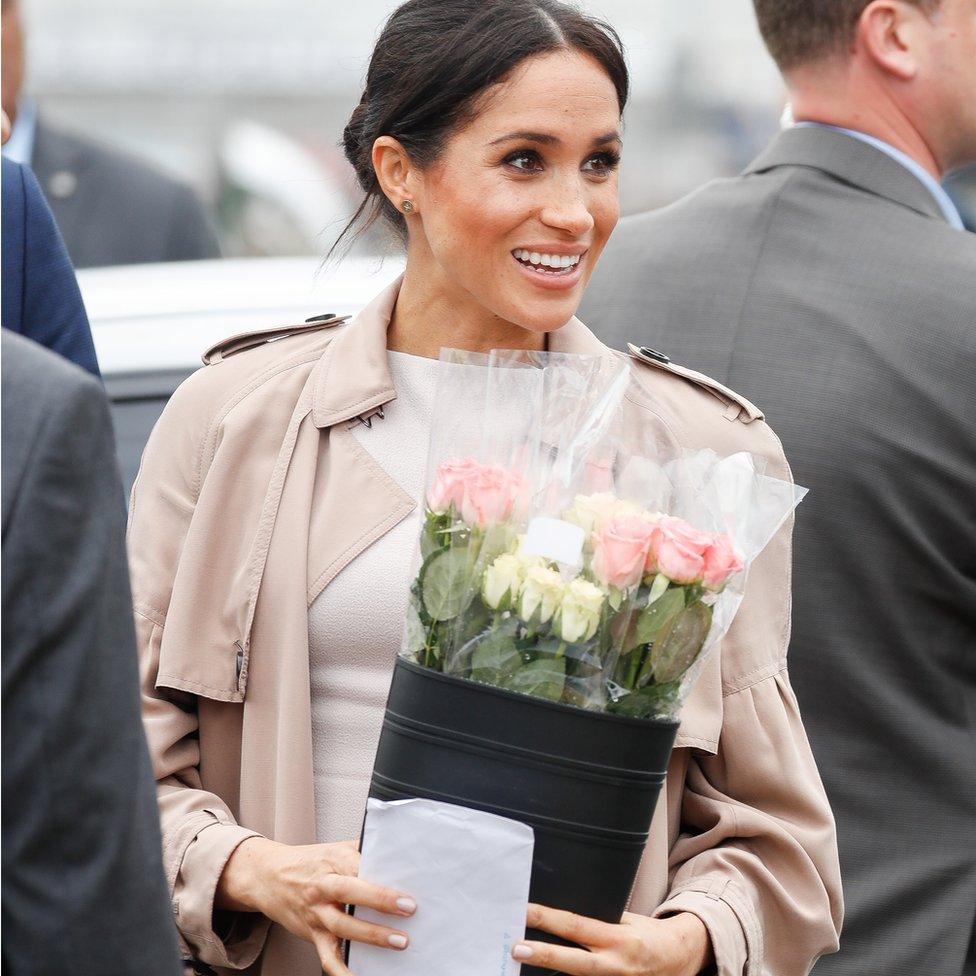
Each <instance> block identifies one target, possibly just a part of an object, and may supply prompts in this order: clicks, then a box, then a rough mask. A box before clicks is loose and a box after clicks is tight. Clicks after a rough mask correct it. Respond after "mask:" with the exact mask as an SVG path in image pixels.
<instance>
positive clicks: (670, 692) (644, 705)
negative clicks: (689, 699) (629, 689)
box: [607, 681, 681, 718]
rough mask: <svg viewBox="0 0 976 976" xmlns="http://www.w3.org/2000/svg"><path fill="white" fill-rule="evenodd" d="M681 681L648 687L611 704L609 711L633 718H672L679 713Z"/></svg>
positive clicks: (608, 707)
mask: <svg viewBox="0 0 976 976" xmlns="http://www.w3.org/2000/svg"><path fill="white" fill-rule="evenodd" d="M680 688H681V682H680V681H671V682H669V683H667V684H662V685H647V686H646V687H644V688H641V689H640V690H638V691H635V692H633V694H630V695H624V697H623V698H620V699H618V700H617V701H615V702H611V703H610V704H609V705H608V706H607V711H608V712H612V713H613V714H615V715H630V716H631V717H632V718H672V717H674V716H675V715H676V714H677V712H678V706H679V704H680V703H679V701H678V692H679V690H680Z"/></svg>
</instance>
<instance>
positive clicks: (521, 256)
mask: <svg viewBox="0 0 976 976" xmlns="http://www.w3.org/2000/svg"><path fill="white" fill-rule="evenodd" d="M512 254H513V255H514V256H515V257H516V258H517V259H518V260H519V261H523V262H528V263H530V264H534V265H537V266H538V267H542V268H552V269H553V271H562V270H564V269H566V268H573V267H575V266H576V265H577V264H579V263H580V258H581V255H579V254H544V253H542V252H541V251H526V250H525V249H524V248H521V247H520V248H516V249H515V250H514V251H512Z"/></svg>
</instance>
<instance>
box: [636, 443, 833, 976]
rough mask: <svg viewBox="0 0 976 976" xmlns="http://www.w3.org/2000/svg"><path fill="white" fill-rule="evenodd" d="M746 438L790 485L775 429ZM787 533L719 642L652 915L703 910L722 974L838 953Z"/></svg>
mask: <svg viewBox="0 0 976 976" xmlns="http://www.w3.org/2000/svg"><path fill="white" fill-rule="evenodd" d="M761 430H765V428H761ZM744 446H747V447H750V448H751V449H752V450H753V451H756V450H757V448H759V449H761V450H762V452H763V454H764V455H765V456H766V458H767V459H768V464H769V467H768V469H767V473H768V474H770V475H773V476H775V477H778V478H779V479H780V480H784V481H792V476H791V474H790V472H789V467H788V465H787V464H786V460H785V458H784V457H783V454H782V448H781V447H780V446H779V442H778V440H776V439H775V438H774V436H773V435H772V433H771V432H768V433H766V434H765V436H764V437H763V438H762V440H757V442H756V443H755V444H752V445H744ZM757 453H758V452H757ZM797 517H802V507H801V509H800V511H799V513H798V516H797ZM792 529H793V518H792V517H790V518H788V519H787V521H786V524H784V525H783V526H782V527H781V528H780V529H779V531H778V532H777V533H776V534H775V535H774V536H773V538H772V539H771V540H770V542H769V543H768V545H767V546H766V548H765V549H764V550H763V551H762V552H761V553H760V555H759V556H758V557H757V558H756V560H755V562H754V563H753V565H752V567H751V569H750V571H749V575H748V578H747V581H746V590H745V593H744V595H743V600H742V603H741V605H740V607H739V611H738V613H737V615H736V617H735V619H734V621H733V622H732V626H731V627H730V628H729V631H728V633H727V634H726V635H725V637H724V638H723V641H722V644H721V648H720V653H721V671H722V691H721V703H722V704H721V709H722V722H721V730H720V733H719V741H718V745H717V749H716V751H715V753H714V754H711V753H709V752H705V751H703V750H691V751H690V753H689V757H688V768H687V774H686V778H685V781H684V790H683V793H682V796H681V804H680V808H681V819H680V830H679V835H678V839H677V841H676V843H675V844H674V845H673V847H672V849H671V851H670V855H669V865H668V866H669V880H670V887H669V893H668V895H667V898H666V900H665V902H664V904H662V905H661V906H659V907H658V908H657V910H656V911H655V912H654V914H655V915H656V916H657V917H661V916H664V915H669V914H674V913H676V912H682V911H688V912H692V913H693V914H695V915H698V916H699V917H700V918H701V919H702V921H703V922H704V923H705V925H706V926H707V927H708V930H709V934H710V935H711V939H712V945H713V948H714V952H715V959H716V969H717V972H718V976H767V974H769V976H803V974H806V973H808V972H809V971H810V969H811V967H812V966H813V964H814V963H815V962H816V960H817V959H818V958H819V956H821V955H823V954H825V953H828V952H835V951H836V950H837V946H838V936H839V933H840V927H841V921H842V917H843V905H842V896H841V884H840V867H839V859H838V854H837V837H836V830H835V826H834V819H833V815H832V813H831V810H830V805H829V803H828V801H827V796H826V793H825V791H824V788H823V784H822V782H821V780H820V774H819V772H818V770H817V765H816V762H815V760H814V757H813V753H812V751H811V749H810V745H809V743H808V741H807V736H806V731H805V730H804V728H803V722H802V720H801V718H800V712H799V708H798V705H797V700H796V697H795V695H794V694H793V690H792V688H791V686H790V681H789V676H788V672H787V647H788V644H789V639H790V619H791V612H790V608H791V589H792V555H793V554H792Z"/></svg>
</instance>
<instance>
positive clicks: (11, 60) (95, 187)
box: [2, 0, 220, 268]
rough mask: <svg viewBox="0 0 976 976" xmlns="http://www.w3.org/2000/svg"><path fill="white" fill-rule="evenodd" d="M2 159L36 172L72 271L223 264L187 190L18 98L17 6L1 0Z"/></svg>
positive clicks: (20, 38) (20, 43)
mask: <svg viewBox="0 0 976 976" xmlns="http://www.w3.org/2000/svg"><path fill="white" fill-rule="evenodd" d="M2 10H3V60H2V67H3V110H4V111H5V112H6V113H7V116H8V117H9V119H10V122H11V124H12V130H11V134H10V138H9V140H8V141H7V143H6V145H5V146H4V150H3V151H4V155H5V156H10V158H12V159H13V160H14V161H15V162H19V163H25V164H28V165H29V166H30V167H31V169H33V171H34V174H35V176H37V179H38V182H39V183H40V184H41V188H42V189H43V190H44V195H45V196H46V197H47V201H48V203H49V204H50V207H51V210H52V211H53V212H54V219H55V220H56V221H57V224H58V227H59V228H60V230H61V234H62V236H63V237H64V240H65V244H67V247H68V253H69V255H70V256H71V262H72V264H73V265H74V266H75V267H76V268H89V267H100V266H103V265H110V264H144V263H147V262H154V261H194V260H199V259H202V258H217V257H220V247H219V245H218V243H217V237H216V235H215V233H214V230H213V227H212V226H211V224H210V221H209V220H208V219H207V217H206V216H205V214H204V210H203V206H202V204H201V203H200V200H199V199H198V198H197V195H196V194H195V193H194V192H193V190H191V189H190V187H188V186H186V185H185V184H183V183H181V182H180V181H179V180H176V179H173V177H171V176H168V175H166V174H165V173H163V172H161V171H159V170H157V169H156V168H155V167H154V166H151V165H150V164H148V163H146V162H143V161H142V160H140V159H137V158H136V157H135V156H132V155H130V154H129V153H125V152H121V151H119V150H118V149H114V148H111V147H109V146H105V145H102V144H101V143H99V142H96V141H95V140H93V139H90V138H89V137H88V136H85V135H81V134H79V133H72V132H67V131H64V130H62V129H60V128H58V127H57V126H54V125H52V124H50V123H49V122H47V121H46V120H45V119H44V118H43V117H41V116H39V115H38V113H37V107H36V105H35V104H34V101H33V100H32V99H31V98H30V96H29V95H27V94H25V93H24V91H23V81H24V33H23V26H22V24H21V18H20V9H19V0H3V4H2Z"/></svg>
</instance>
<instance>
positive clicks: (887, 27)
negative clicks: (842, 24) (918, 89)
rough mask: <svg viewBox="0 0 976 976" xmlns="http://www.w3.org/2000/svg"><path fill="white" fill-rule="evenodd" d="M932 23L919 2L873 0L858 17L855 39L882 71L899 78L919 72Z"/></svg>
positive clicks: (908, 76) (907, 78)
mask: <svg viewBox="0 0 976 976" xmlns="http://www.w3.org/2000/svg"><path fill="white" fill-rule="evenodd" d="M931 29H932V23H931V21H930V20H929V19H928V17H927V16H926V15H925V12H924V11H923V10H922V9H921V7H919V6H918V5H916V4H913V3H906V2H905V0H872V2H871V3H869V4H868V5H867V6H866V7H865V8H864V10H863V11H862V12H861V16H860V17H859V18H858V21H857V26H856V28H855V43H856V44H857V46H858V47H860V48H861V49H862V50H863V51H864V52H865V53H866V54H867V55H868V57H869V58H870V59H871V61H873V62H874V64H875V65H876V66H877V67H878V68H880V69H881V70H882V71H884V72H886V73H887V74H889V75H893V76H894V77H895V78H897V79H898V80H899V81H910V80H911V79H912V78H914V77H915V76H916V74H917V73H918V70H919V66H920V63H921V60H922V53H923V46H924V44H925V42H926V38H927V35H928V34H929V32H930V31H931Z"/></svg>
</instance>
